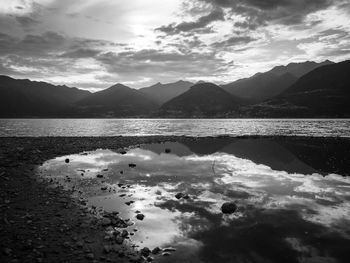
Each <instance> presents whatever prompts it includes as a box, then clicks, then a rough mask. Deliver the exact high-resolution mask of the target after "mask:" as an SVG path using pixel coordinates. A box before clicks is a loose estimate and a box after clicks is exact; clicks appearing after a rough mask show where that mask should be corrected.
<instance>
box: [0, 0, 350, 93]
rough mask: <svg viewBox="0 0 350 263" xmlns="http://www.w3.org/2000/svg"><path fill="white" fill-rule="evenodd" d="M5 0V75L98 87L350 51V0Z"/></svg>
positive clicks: (219, 77) (207, 75)
mask: <svg viewBox="0 0 350 263" xmlns="http://www.w3.org/2000/svg"><path fill="white" fill-rule="evenodd" d="M0 2H1V4H0V74H2V75H9V76H12V77H14V78H29V79H31V80H38V81H46V82H50V83H53V84H60V85H63V84H65V85H67V86H74V87H78V88H82V89H87V90H90V91H98V90H101V89H105V88H107V87H109V86H111V85H113V84H116V83H123V84H124V85H127V86H129V87H132V88H141V87H146V86H150V85H153V84H155V83H157V82H161V83H169V82H175V81H178V80H180V79H182V80H188V81H193V82H195V81H199V80H203V81H210V82H214V83H217V84H221V83H227V82H231V81H234V80H237V79H240V78H245V77H249V76H251V75H253V74H255V73H257V72H264V71H267V70H269V69H271V68H272V67H274V66H277V65H286V64H288V63H290V62H303V61H306V60H309V61H311V60H312V61H316V62H321V61H324V60H326V59H329V60H332V61H335V62H339V61H343V60H346V59H349V58H350V22H349V21H350V0H152V1H147V0H128V1H126V0H109V1H107V0H0Z"/></svg>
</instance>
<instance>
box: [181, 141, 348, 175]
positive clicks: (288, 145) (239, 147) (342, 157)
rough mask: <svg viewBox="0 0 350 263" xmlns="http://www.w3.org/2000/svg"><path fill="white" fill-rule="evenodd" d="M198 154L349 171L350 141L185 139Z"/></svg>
mask: <svg viewBox="0 0 350 263" xmlns="http://www.w3.org/2000/svg"><path fill="white" fill-rule="evenodd" d="M182 143H183V144H184V145H186V146H187V147H188V148H189V149H190V151H192V152H193V153H195V154H197V155H208V154H212V153H214V152H224V153H228V154H232V155H234V156H236V157H239V158H243V159H248V160H252V161H253V162H255V163H257V164H264V165H267V166H269V167H271V168H272V169H274V170H279V171H287V172H289V173H302V174H311V173H315V172H317V173H320V174H322V175H326V174H329V173H337V174H341V175H346V176H347V175H349V174H350V162H349V161H348V160H350V141H349V140H336V139H334V140H323V139H322V138H300V137H299V138H294V137H291V138H288V137H285V138H238V139H237V138H227V137H226V138H199V139H196V140H188V141H186V140H185V141H183V142H182Z"/></svg>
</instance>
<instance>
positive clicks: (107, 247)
mask: <svg viewBox="0 0 350 263" xmlns="http://www.w3.org/2000/svg"><path fill="white" fill-rule="evenodd" d="M111 250H112V248H111V246H109V245H104V246H103V251H104V252H105V253H106V254H108V253H109V252H111Z"/></svg>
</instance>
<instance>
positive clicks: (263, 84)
mask: <svg viewBox="0 0 350 263" xmlns="http://www.w3.org/2000/svg"><path fill="white" fill-rule="evenodd" d="M332 63H333V62H331V61H328V60H327V61H324V62H322V63H316V62H309V61H307V62H304V63H290V64H288V65H287V66H278V67H274V68H273V69H271V70H270V71H268V72H265V73H257V74H255V75H254V76H252V77H250V78H245V79H240V80H237V81H235V82H232V83H229V84H226V85H223V86H222V88H223V89H225V90H226V91H227V92H229V93H231V94H232V95H234V96H238V97H242V98H246V99H249V100H251V101H253V102H259V101H263V100H266V99H268V98H272V97H274V96H276V95H278V94H280V93H282V92H283V91H285V90H286V89H288V88H289V87H290V86H291V85H292V84H293V83H294V82H295V81H296V80H297V79H298V78H300V77H301V76H302V75H304V74H307V73H309V72H310V71H312V70H314V69H315V68H317V67H320V66H324V65H328V64H332Z"/></svg>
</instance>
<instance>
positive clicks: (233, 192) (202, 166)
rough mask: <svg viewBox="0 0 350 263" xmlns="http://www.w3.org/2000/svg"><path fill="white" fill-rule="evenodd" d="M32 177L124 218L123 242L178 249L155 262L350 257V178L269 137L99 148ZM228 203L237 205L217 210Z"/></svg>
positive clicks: (52, 163)
mask: <svg viewBox="0 0 350 263" xmlns="http://www.w3.org/2000/svg"><path fill="white" fill-rule="evenodd" d="M66 159H69V162H66ZM309 159H310V158H308V160H309ZM67 161H68V160H67ZM133 164H135V165H136V166H135V167H133ZM334 169H335V171H336V168H334ZM39 173H40V174H41V175H42V176H44V177H46V178H48V179H53V180H54V181H57V182H58V183H59V184H60V185H63V186H64V187H65V188H67V189H72V188H74V189H75V190H76V192H79V191H80V192H81V193H82V195H83V196H84V197H86V198H87V200H88V204H89V205H92V206H95V207H101V208H103V209H104V210H105V211H109V212H113V211H117V212H119V215H120V216H121V217H122V218H123V219H131V221H132V222H133V223H134V224H133V225H131V226H129V227H128V230H129V232H132V233H134V235H132V236H130V239H131V241H132V243H134V244H136V245H138V246H139V247H140V248H142V247H149V248H150V249H152V248H154V247H157V246H158V247H173V248H175V249H176V251H175V252H172V253H171V256H169V257H158V258H157V260H158V261H160V262H163V261H164V262H348V261H347V260H348V259H349V258H350V257H349V256H350V253H349V252H348V248H349V247H350V220H349V218H350V179H349V177H345V176H344V174H336V173H329V172H327V173H325V172H324V170H323V171H322V169H319V166H317V165H313V163H312V162H309V161H308V162H304V161H303V160H302V159H300V157H296V155H295V154H293V153H292V152H291V151H290V150H288V149H287V148H286V147H283V146H282V145H279V144H278V143H275V142H273V141H271V140H243V139H242V140H235V141H234V142H232V141H223V140H217V141H215V140H214V139H212V141H211V142H210V143H208V142H206V141H202V142H201V141H198V142H195V141H194V142H192V143H189V144H187V145H185V144H181V143H172V142H169V143H162V144H150V145H141V146H140V147H139V148H131V149H128V150H127V151H126V153H120V152H115V151H110V150H96V151H93V152H86V153H81V154H76V155H69V156H62V157H58V158H55V159H52V160H49V161H47V162H45V163H44V164H43V165H42V166H40V167H39ZM178 193H182V194H183V196H184V197H185V198H183V197H182V198H180V199H178V198H176V195H177V194H178ZM228 201H229V202H232V201H233V202H235V203H236V204H237V206H238V209H237V211H236V212H235V213H233V214H231V215H224V214H223V213H222V212H221V205H222V204H223V203H224V202H228ZM139 212H141V213H142V214H143V215H145V218H144V219H143V220H138V219H137V218H136V215H137V213H139ZM135 229H136V230H137V231H136V230H135Z"/></svg>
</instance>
